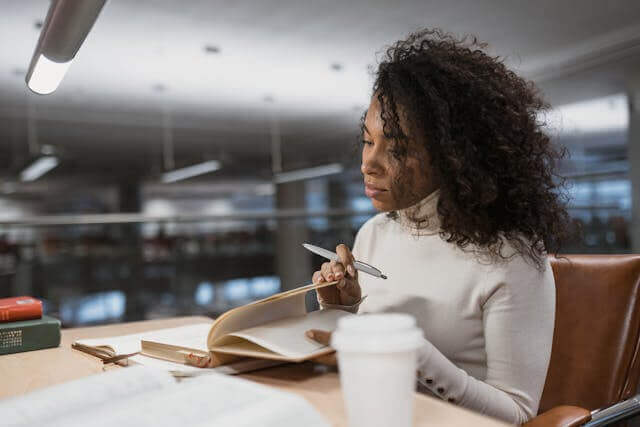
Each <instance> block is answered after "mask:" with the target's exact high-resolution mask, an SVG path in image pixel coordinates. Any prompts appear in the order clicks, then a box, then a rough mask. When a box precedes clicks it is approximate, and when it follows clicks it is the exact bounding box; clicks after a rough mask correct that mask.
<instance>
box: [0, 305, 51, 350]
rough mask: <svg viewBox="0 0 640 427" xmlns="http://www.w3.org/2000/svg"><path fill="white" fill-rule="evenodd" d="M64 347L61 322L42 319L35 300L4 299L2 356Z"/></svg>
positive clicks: (0, 313)
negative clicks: (61, 342)
mask: <svg viewBox="0 0 640 427" xmlns="http://www.w3.org/2000/svg"><path fill="white" fill-rule="evenodd" d="M59 345H60V321H59V320H58V319H54V318H53V317H49V316H43V315H42V301H40V300H38V299H36V298H32V297H14V298H2V299H0V355H2V354H10V353H19V352H23V351H32V350H40V349H43V348H51V347H58V346H59Z"/></svg>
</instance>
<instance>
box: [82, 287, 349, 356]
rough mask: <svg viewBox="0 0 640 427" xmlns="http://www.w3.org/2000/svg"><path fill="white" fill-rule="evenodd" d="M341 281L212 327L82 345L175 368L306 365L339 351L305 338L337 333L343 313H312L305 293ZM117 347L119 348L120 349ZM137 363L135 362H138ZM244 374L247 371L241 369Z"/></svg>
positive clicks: (283, 296) (276, 299)
mask: <svg viewBox="0 0 640 427" xmlns="http://www.w3.org/2000/svg"><path fill="white" fill-rule="evenodd" d="M335 284H336V282H330V283H320V284H310V285H307V286H302V287H299V288H296V289H293V290H290V291H286V292H282V293H279V294H276V295H272V296H270V297H268V298H265V299H262V300H259V301H255V302H253V303H250V304H247V305H244V306H241V307H237V308H234V309H232V310H229V311H227V312H226V313H224V314H222V315H221V316H220V317H218V318H217V319H216V320H215V321H214V322H213V323H212V324H206V323H203V324H196V325H189V326H183V327H178V328H171V329H165V330H159V331H152V332H146V333H144V334H137V335H130V336H125V337H115V338H112V339H109V338H105V339H91V340H80V341H78V343H77V344H82V345H85V346H90V347H94V348H98V349H99V348H110V349H111V350H112V353H114V354H124V353H134V352H140V354H141V355H143V356H148V357H152V358H157V359H162V360H166V361H170V362H174V363H180V364H187V365H192V364H194V360H197V361H199V362H200V363H199V365H200V366H206V367H217V366H220V365H226V364H234V363H235V364H237V363H240V361H241V360H242V359H243V358H247V357H249V358H258V359H270V360H279V361H288V362H301V361H304V360H309V359H313V358H315V357H318V356H321V355H324V354H328V353H330V352H332V351H333V349H331V348H330V347H327V346H325V345H322V344H320V343H318V342H316V341H313V340H311V339H309V338H307V337H306V336H305V331H307V330H309V329H323V330H327V331H333V330H335V328H336V326H337V323H338V319H339V318H341V317H343V316H352V314H350V313H347V312H345V311H341V310H319V311H314V312H311V313H307V312H306V306H305V294H306V293H307V292H308V291H310V290H313V289H317V288H320V287H324V286H334V285H335ZM116 344H117V346H118V347H119V348H115V347H116ZM133 359H134V360H135V358H133ZM240 369H242V368H240Z"/></svg>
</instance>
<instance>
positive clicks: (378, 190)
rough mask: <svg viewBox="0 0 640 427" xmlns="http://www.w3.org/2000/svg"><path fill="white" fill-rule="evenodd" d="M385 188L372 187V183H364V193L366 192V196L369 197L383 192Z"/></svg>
mask: <svg viewBox="0 0 640 427" xmlns="http://www.w3.org/2000/svg"><path fill="white" fill-rule="evenodd" d="M385 191H387V190H385V189H383V188H377V187H374V186H372V185H369V184H365V185H364V194H366V196H367V197H369V198H375V197H376V196H379V195H380V194H382V193H384V192H385Z"/></svg>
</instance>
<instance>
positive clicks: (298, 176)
mask: <svg viewBox="0 0 640 427" xmlns="http://www.w3.org/2000/svg"><path fill="white" fill-rule="evenodd" d="M343 170H344V167H343V166H342V165H341V164H340V163H330V164H328V165H324V166H316V167H313V168H306V169H298V170H294V171H289V172H280V173H278V174H276V175H275V177H274V179H273V180H274V181H275V182H276V183H277V184H282V183H285V182H292V181H301V180H303V179H311V178H319V177H321V176H327V175H333V174H336V173H340V172H342V171H343Z"/></svg>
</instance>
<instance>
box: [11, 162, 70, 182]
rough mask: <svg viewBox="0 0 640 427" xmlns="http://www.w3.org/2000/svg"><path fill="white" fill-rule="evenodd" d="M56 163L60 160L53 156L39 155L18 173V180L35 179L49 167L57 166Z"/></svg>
mask: <svg viewBox="0 0 640 427" xmlns="http://www.w3.org/2000/svg"><path fill="white" fill-rule="evenodd" d="M58 163H60V162H59V160H58V158H57V157H55V156H45V157H40V158H39V159H37V160H36V161H35V162H33V163H31V164H30V165H29V166H27V168H26V169H25V170H23V171H22V172H21V173H20V180H21V181H35V180H36V179H38V178H40V177H41V176H42V175H44V174H45V173H47V172H49V171H50V170H51V169H53V168H55V167H56V166H58Z"/></svg>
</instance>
